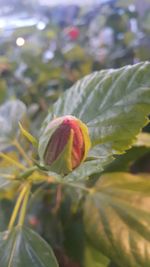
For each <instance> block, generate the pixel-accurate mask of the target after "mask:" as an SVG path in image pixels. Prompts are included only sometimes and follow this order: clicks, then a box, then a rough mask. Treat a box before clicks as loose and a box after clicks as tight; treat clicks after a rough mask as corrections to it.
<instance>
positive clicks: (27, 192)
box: [18, 184, 31, 226]
mask: <svg viewBox="0 0 150 267" xmlns="http://www.w3.org/2000/svg"><path fill="white" fill-rule="evenodd" d="M30 189H31V185H30V184H28V187H27V191H26V194H25V197H24V200H23V204H22V207H21V212H20V216H19V222H18V225H19V226H22V225H23V224H24V220H25V216H26V210H27V204H28V199H29V196H30Z"/></svg>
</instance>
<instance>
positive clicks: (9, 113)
mask: <svg viewBox="0 0 150 267" xmlns="http://www.w3.org/2000/svg"><path fill="white" fill-rule="evenodd" d="M25 114H26V106H25V105H24V103H23V102H21V101H20V100H10V101H7V102H6V103H4V104H3V105H1V106H0V129H1V131H0V151H2V150H4V149H6V148H7V147H8V146H10V144H11V142H12V141H13V139H14V138H15V137H16V135H17V132H18V128H19V126H18V122H19V121H22V120H23V118H25Z"/></svg>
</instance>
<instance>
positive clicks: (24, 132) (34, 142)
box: [19, 122, 38, 147]
mask: <svg viewBox="0 0 150 267" xmlns="http://www.w3.org/2000/svg"><path fill="white" fill-rule="evenodd" d="M19 128H20V131H21V133H22V135H23V136H24V137H25V138H26V139H27V140H28V141H29V142H30V143H31V144H32V145H33V146H35V147H37V145H38V141H37V139H36V138H35V137H34V136H33V135H32V134H30V133H29V132H28V131H27V130H26V129H24V127H23V126H22V125H21V123H20V122H19Z"/></svg>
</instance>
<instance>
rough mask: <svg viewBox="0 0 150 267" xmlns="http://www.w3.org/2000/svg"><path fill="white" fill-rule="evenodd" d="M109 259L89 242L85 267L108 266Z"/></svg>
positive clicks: (85, 255) (86, 249)
mask: <svg viewBox="0 0 150 267" xmlns="http://www.w3.org/2000/svg"><path fill="white" fill-rule="evenodd" d="M108 264H109V259H108V258H106V257H105V256H104V255H103V254H102V253H101V252H100V251H99V250H97V249H95V248H94V247H93V246H92V245H90V244H87V246H86V247H85V254H84V267H92V266H93V267H108Z"/></svg>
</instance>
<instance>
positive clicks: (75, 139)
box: [43, 115, 91, 174]
mask: <svg viewBox="0 0 150 267" xmlns="http://www.w3.org/2000/svg"><path fill="white" fill-rule="evenodd" d="M44 135H45V136H47V138H46V140H47V142H46V146H45V149H44V151H43V161H44V163H45V164H46V165H49V166H50V169H51V170H52V171H55V172H57V173H61V174H67V173H68V172H70V171H72V170H73V169H75V168H76V167H78V166H79V165H80V163H81V162H83V161H84V160H85V158H86V156H87V153H88V151H89V149H90V145H91V142H90V137H89V134H88V128H87V127H86V125H85V124H84V123H83V122H81V121H80V120H79V119H77V118H75V117H73V116H70V115H68V116H63V117H59V118H57V119H54V120H53V121H51V122H50V123H49V124H48V126H47V127H46V129H45V132H44ZM46 140H45V141H46Z"/></svg>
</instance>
